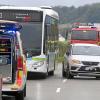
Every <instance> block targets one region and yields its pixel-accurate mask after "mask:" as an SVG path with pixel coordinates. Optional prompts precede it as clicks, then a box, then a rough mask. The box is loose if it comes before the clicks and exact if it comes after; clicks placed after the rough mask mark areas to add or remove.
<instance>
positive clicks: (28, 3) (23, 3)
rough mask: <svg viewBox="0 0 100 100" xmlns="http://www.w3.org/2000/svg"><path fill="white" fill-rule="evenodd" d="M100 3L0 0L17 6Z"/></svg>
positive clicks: (96, 0) (88, 0)
mask: <svg viewBox="0 0 100 100" xmlns="http://www.w3.org/2000/svg"><path fill="white" fill-rule="evenodd" d="M92 3H100V0H0V4H7V5H17V6H58V5H61V6H75V7H78V6H83V5H85V4H92Z"/></svg>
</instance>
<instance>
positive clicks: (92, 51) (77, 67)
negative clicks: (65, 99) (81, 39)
mask: <svg viewBox="0 0 100 100" xmlns="http://www.w3.org/2000/svg"><path fill="white" fill-rule="evenodd" d="M62 75H63V77H67V78H73V77H74V76H77V75H79V76H94V77H96V78H100V46H98V45H95V44H84V43H76V44H72V45H70V47H69V48H68V49H67V52H66V54H65V55H64V62H63V68H62Z"/></svg>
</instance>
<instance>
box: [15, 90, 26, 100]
mask: <svg viewBox="0 0 100 100" xmlns="http://www.w3.org/2000/svg"><path fill="white" fill-rule="evenodd" d="M16 100H24V90H23V91H20V92H18V93H17V94H16Z"/></svg>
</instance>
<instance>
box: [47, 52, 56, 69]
mask: <svg viewBox="0 0 100 100" xmlns="http://www.w3.org/2000/svg"><path fill="white" fill-rule="evenodd" d="M54 65H55V53H54V52H49V54H48V67H49V68H48V70H49V71H53V70H54V69H55V68H54Z"/></svg>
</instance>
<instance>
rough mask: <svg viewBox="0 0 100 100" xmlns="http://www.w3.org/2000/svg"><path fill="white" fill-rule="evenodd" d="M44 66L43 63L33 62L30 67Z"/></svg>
mask: <svg viewBox="0 0 100 100" xmlns="http://www.w3.org/2000/svg"><path fill="white" fill-rule="evenodd" d="M43 64H44V61H39V62H35V63H34V64H33V65H32V67H40V66H42V65H43Z"/></svg>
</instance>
